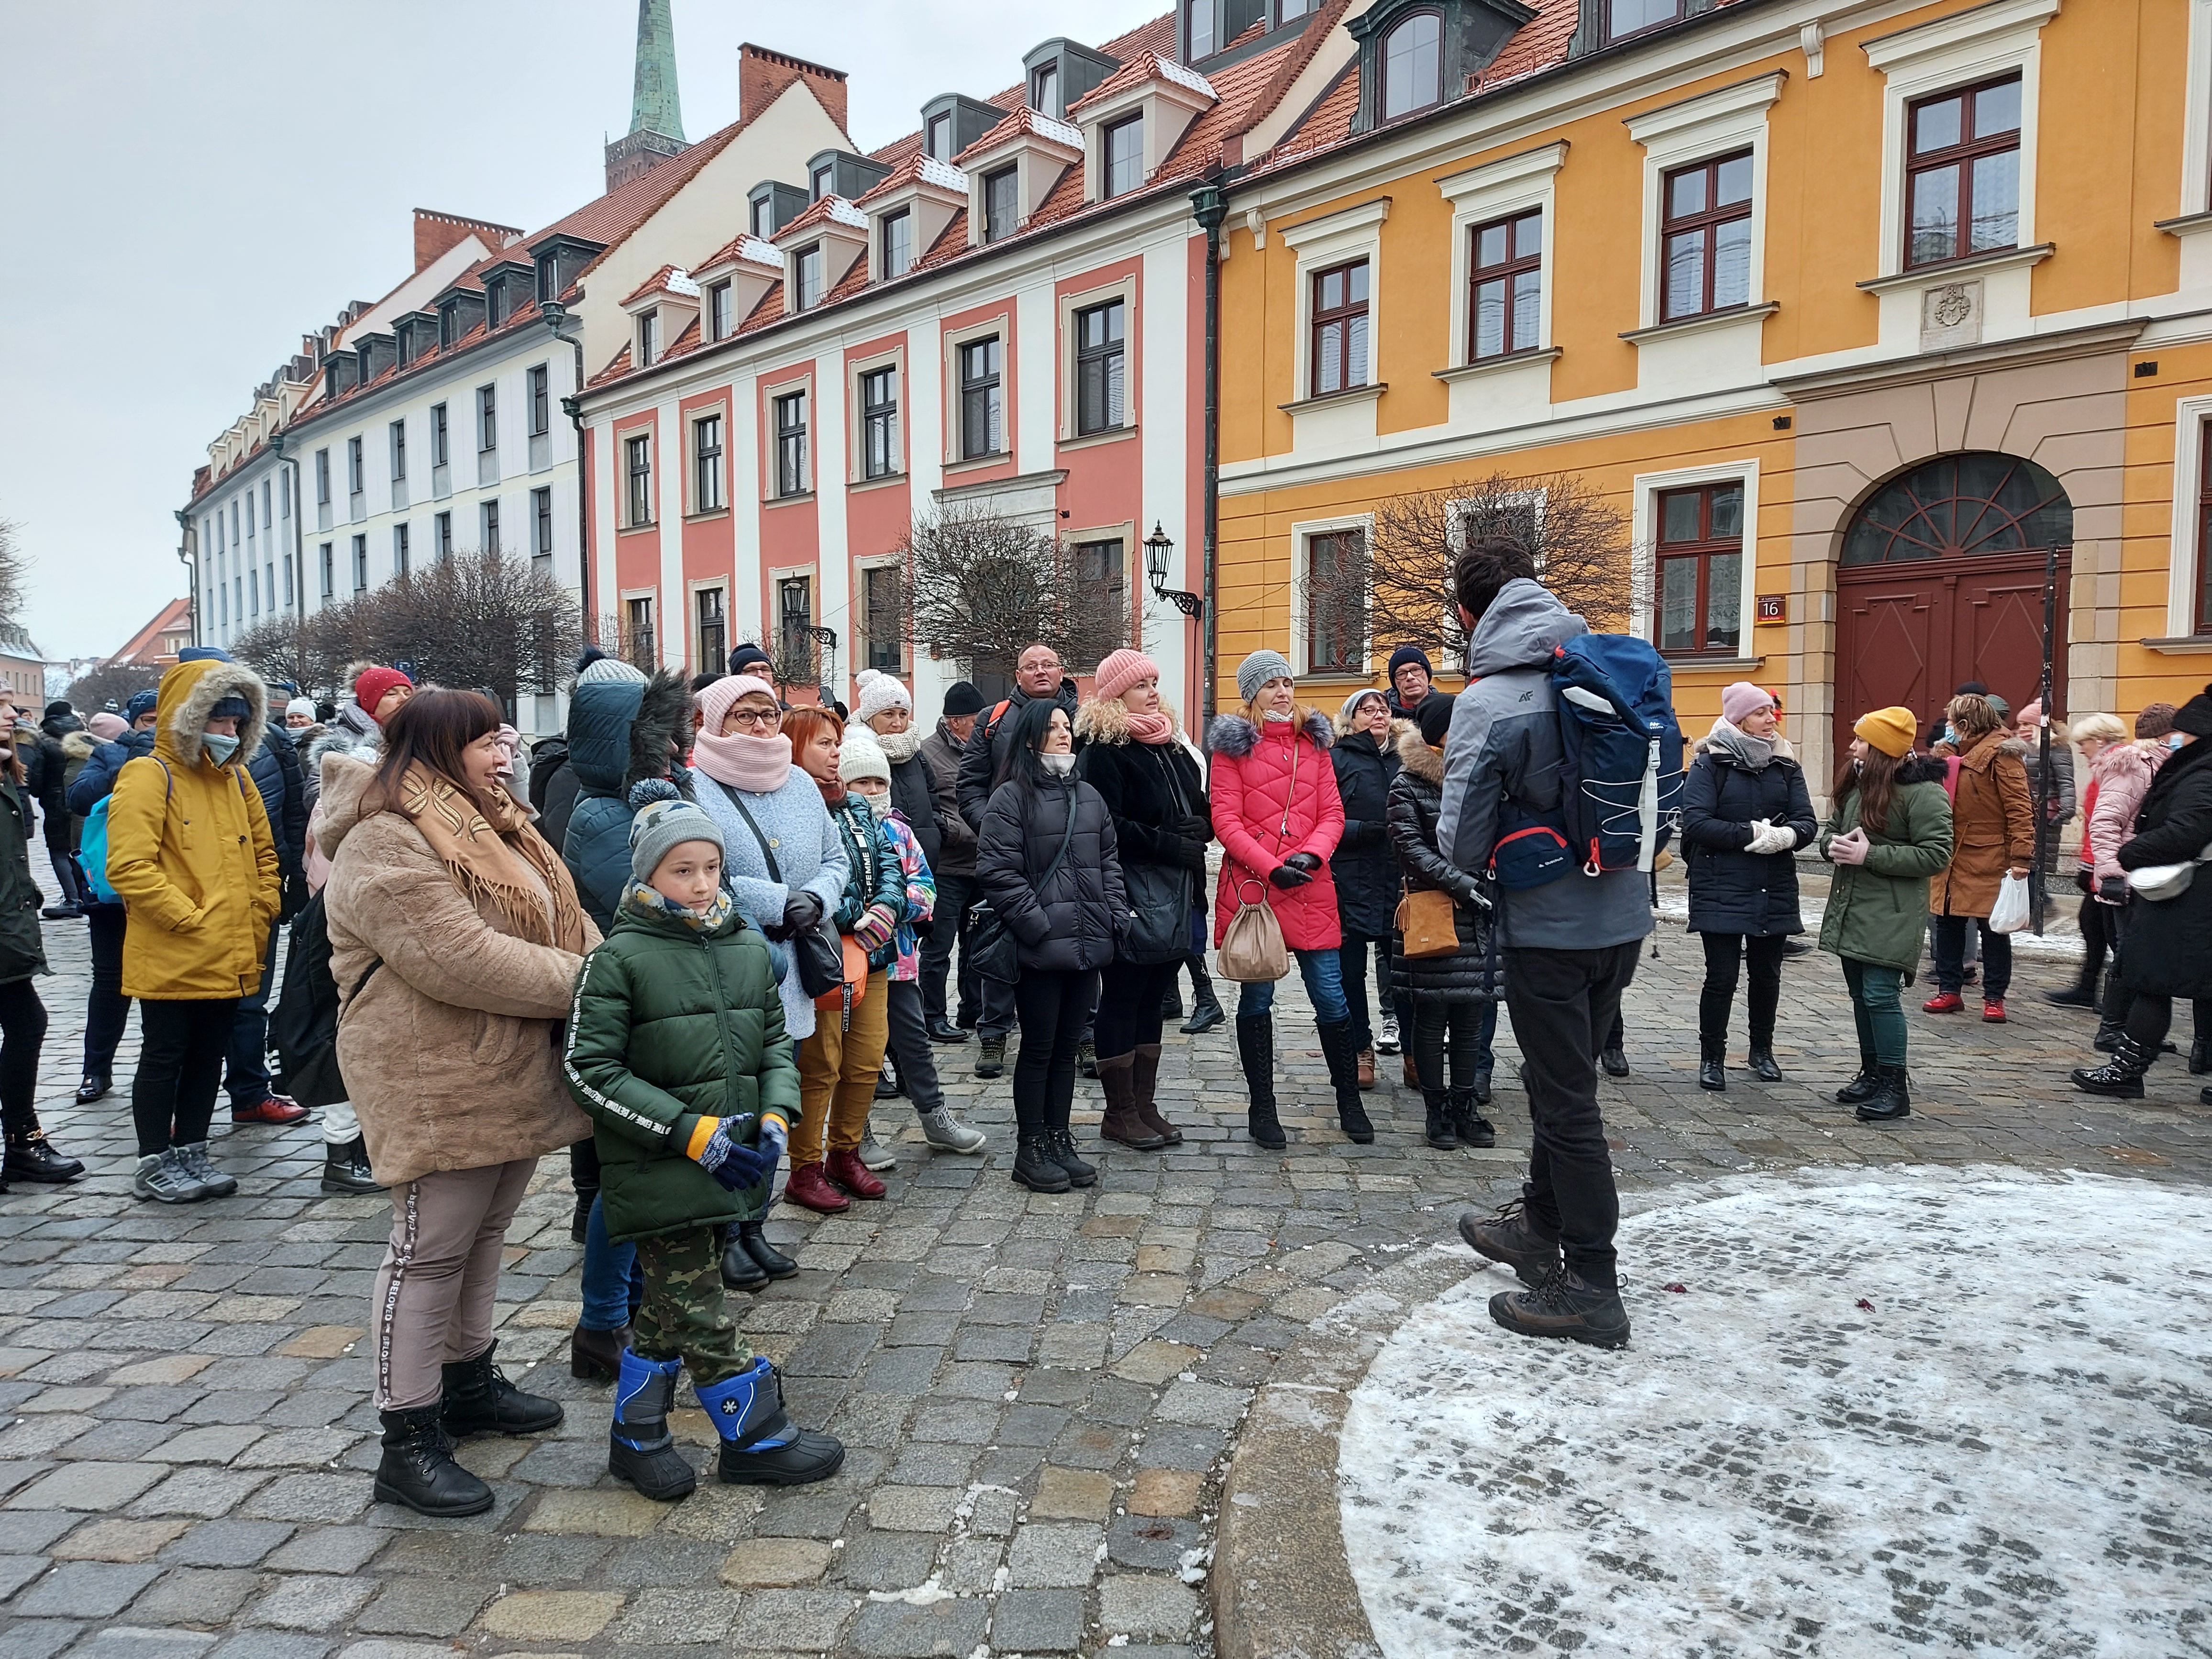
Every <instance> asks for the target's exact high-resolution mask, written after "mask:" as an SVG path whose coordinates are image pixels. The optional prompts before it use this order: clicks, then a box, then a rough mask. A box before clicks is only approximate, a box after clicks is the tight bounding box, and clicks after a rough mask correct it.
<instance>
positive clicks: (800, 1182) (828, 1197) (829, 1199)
mask: <svg viewBox="0 0 2212 1659" xmlns="http://www.w3.org/2000/svg"><path fill="white" fill-rule="evenodd" d="M783 1197H784V1201H785V1202H786V1203H787V1204H798V1205H802V1206H805V1208H807V1209H810V1210H814V1211H817V1212H819V1213H821V1214H823V1215H841V1214H842V1213H843V1212H845V1211H847V1210H849V1209H851V1208H852V1207H853V1202H852V1200H850V1199H848V1198H847V1197H846V1196H845V1194H842V1193H841V1192H839V1191H838V1190H837V1189H836V1188H835V1187H832V1186H831V1185H830V1184H829V1179H828V1177H826V1176H823V1173H822V1166H821V1165H820V1164H800V1165H799V1167H798V1168H797V1169H795V1170H793V1171H792V1172H791V1179H790V1180H789V1181H787V1182H785V1183H784V1187H783Z"/></svg>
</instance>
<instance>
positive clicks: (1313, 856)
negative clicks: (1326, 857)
mask: <svg viewBox="0 0 2212 1659" xmlns="http://www.w3.org/2000/svg"><path fill="white" fill-rule="evenodd" d="M1283 862H1284V863H1285V864H1287V865H1290V866H1292V867H1294V868H1296V869H1299V870H1303V871H1304V872H1306V873H1307V874H1308V875H1311V874H1312V873H1313V872H1315V871H1316V870H1318V869H1320V868H1321V854H1318V853H1293V854H1291V855H1290V857H1288V858H1286V859H1285V860H1283Z"/></svg>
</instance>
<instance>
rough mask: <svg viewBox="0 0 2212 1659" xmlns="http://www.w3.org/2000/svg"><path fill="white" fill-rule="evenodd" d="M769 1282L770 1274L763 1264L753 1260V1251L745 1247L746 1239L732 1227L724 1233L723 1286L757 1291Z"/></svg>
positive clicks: (730, 1289) (733, 1289)
mask: <svg viewBox="0 0 2212 1659" xmlns="http://www.w3.org/2000/svg"><path fill="white" fill-rule="evenodd" d="M767 1284H768V1274H767V1273H766V1272H764V1271H763V1268H762V1267H761V1264H760V1263H759V1262H757V1261H754V1260H753V1253H752V1252H751V1251H750V1250H749V1249H746V1248H745V1241H744V1239H743V1238H742V1237H739V1236H738V1230H737V1229H736V1228H735V1227H732V1228H730V1229H728V1230H727V1231H725V1232H724V1233H723V1235H722V1288H723V1289H724V1290H728V1291H757V1290H760V1289H762V1288H763V1286H765V1285H767Z"/></svg>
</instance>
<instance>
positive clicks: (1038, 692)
mask: <svg viewBox="0 0 2212 1659" xmlns="http://www.w3.org/2000/svg"><path fill="white" fill-rule="evenodd" d="M1040 697H1049V698H1051V699H1052V700H1053V701H1054V702H1057V703H1058V704H1059V705H1060V707H1061V708H1064V709H1066V711H1067V718H1068V719H1069V720H1073V719H1074V718H1075V682H1074V681H1073V680H1071V679H1068V678H1066V677H1065V676H1064V675H1063V674H1062V673H1061V671H1060V653H1058V652H1057V651H1055V650H1054V649H1053V648H1052V647H1050V646H1048V645H1030V646H1024V647H1022V654H1021V657H1020V659H1019V660H1018V662H1017V663H1016V664H1015V665H1014V690H1013V695H1012V696H1009V697H1008V698H1007V699H1006V701H1005V702H1001V703H1000V704H998V705H997V706H996V707H994V708H992V709H991V710H990V712H989V713H987V714H984V715H983V716H982V717H981V719H979V720H977V721H976V722H975V732H974V733H973V735H971V736H970V737H969V739H968V746H967V748H966V749H964V750H962V751H961V756H960V782H959V786H958V787H959V795H960V816H961V817H963V818H965V819H967V820H968V824H969V828H970V829H975V830H978V831H980V830H981V829H982V827H983V813H984V811H985V809H987V807H988V806H989V805H990V804H991V797H992V795H993V794H994V793H995V792H996V791H997V789H998V787H999V786H1000V784H1002V783H1004V782H1005V781H1006V780H1007V779H1008V778H1010V777H1012V775H1013V766H1014V727H1015V726H1016V724H1017V723H1018V720H1019V717H1020V714H1021V712H1022V710H1023V709H1024V708H1025V707H1027V706H1028V705H1029V704H1030V703H1032V702H1036V700H1037V699H1038V698H1040ZM981 988H982V999H981V1000H982V1005H983V1014H982V1018H981V1020H979V1021H978V1022H977V1024H976V1035H977V1036H980V1037H981V1039H982V1050H981V1053H980V1054H978V1055H977V1056H976V1059H975V1075H976V1076H977V1077H980V1078H994V1077H997V1076H998V1075H999V1074H1000V1073H1002V1072H1004V1071H1005V1070H1006V1033H1007V1032H1009V1031H1011V1030H1013V1029H1014V987H1012V986H1011V985H1007V984H1004V983H1002V982H1001V981H998V980H994V979H987V980H984V981H982V987H981Z"/></svg>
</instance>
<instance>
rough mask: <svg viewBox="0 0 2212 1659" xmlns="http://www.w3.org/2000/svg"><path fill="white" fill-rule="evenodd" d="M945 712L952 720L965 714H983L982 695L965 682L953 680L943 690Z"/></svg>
mask: <svg viewBox="0 0 2212 1659" xmlns="http://www.w3.org/2000/svg"><path fill="white" fill-rule="evenodd" d="M982 712H983V694H982V693H981V691H978V690H976V689H975V687H974V686H972V685H970V684H968V682H967V681H965V680H955V681H953V682H952V684H951V685H948V686H947V687H945V714H947V715H948V716H950V717H951V719H953V720H958V719H960V718H961V717H962V716H963V715H966V714H981V713H982Z"/></svg>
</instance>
